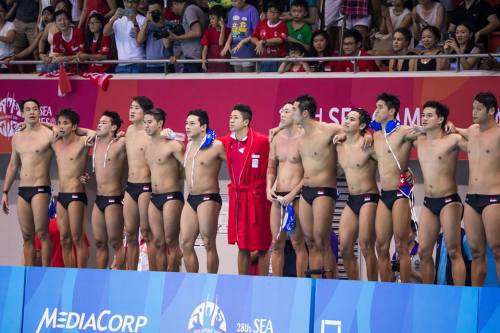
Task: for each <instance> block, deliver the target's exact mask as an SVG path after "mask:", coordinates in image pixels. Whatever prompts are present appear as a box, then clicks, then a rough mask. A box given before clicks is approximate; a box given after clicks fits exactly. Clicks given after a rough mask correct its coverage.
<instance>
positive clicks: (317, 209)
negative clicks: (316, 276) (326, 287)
mask: <svg viewBox="0 0 500 333" xmlns="http://www.w3.org/2000/svg"><path fill="white" fill-rule="evenodd" d="M334 209H335V200H333V198H331V197H328V196H321V197H317V198H316V199H315V200H314V201H313V215H314V222H313V237H314V247H315V248H316V249H317V251H318V252H319V255H318V257H317V259H316V260H317V262H315V263H313V265H314V266H313V267H312V268H321V267H323V268H324V269H325V270H326V271H328V272H327V274H326V276H327V277H328V278H335V277H337V263H336V261H335V257H334V256H333V251H332V244H331V240H330V237H331V233H332V221H333V211H334Z"/></svg>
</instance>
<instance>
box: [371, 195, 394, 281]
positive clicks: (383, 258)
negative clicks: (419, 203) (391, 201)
mask: <svg viewBox="0 0 500 333" xmlns="http://www.w3.org/2000/svg"><path fill="white" fill-rule="evenodd" d="M375 234H376V236H377V238H376V241H375V247H376V249H377V266H378V272H379V274H380V280H381V281H384V282H391V281H393V280H394V275H393V274H392V270H391V254H390V253H389V248H390V246H391V240H392V214H391V211H390V210H389V208H387V206H386V205H385V204H384V203H383V202H382V200H381V201H379V203H378V204H377V213H376V216H375Z"/></svg>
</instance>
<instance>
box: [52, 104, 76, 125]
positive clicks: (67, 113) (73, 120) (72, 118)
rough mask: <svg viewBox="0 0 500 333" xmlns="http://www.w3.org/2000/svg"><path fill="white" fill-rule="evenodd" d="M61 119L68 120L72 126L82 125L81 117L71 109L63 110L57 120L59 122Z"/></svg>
mask: <svg viewBox="0 0 500 333" xmlns="http://www.w3.org/2000/svg"><path fill="white" fill-rule="evenodd" d="M61 117H64V118H67V119H68V120H69V122H70V123H71V124H72V125H78V124H80V116H79V115H78V113H76V112H75V111H73V110H72V109H70V108H66V109H61V111H59V113H58V114H57V116H56V120H59V118H61Z"/></svg>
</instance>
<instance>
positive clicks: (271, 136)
mask: <svg viewBox="0 0 500 333" xmlns="http://www.w3.org/2000/svg"><path fill="white" fill-rule="evenodd" d="M281 130H282V128H281V127H280V126H278V127H274V128H271V129H270V130H269V142H271V141H273V139H274V137H275V136H276V134H278V133H279V131H281Z"/></svg>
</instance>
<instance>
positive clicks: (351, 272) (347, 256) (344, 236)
mask: <svg viewBox="0 0 500 333" xmlns="http://www.w3.org/2000/svg"><path fill="white" fill-rule="evenodd" d="M358 229H359V224H358V216H357V215H356V214H354V212H353V211H352V209H351V207H349V206H345V207H344V209H343V210H342V216H341V217H340V227H339V236H340V253H341V255H342V261H343V262H344V267H345V270H346V273H347V277H348V278H349V279H350V280H359V271H358V261H357V259H356V256H354V243H355V242H356V238H358Z"/></svg>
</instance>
